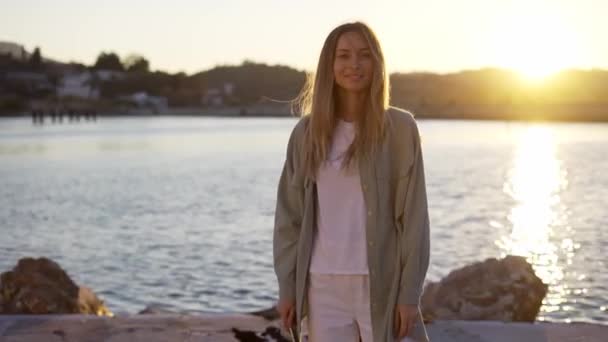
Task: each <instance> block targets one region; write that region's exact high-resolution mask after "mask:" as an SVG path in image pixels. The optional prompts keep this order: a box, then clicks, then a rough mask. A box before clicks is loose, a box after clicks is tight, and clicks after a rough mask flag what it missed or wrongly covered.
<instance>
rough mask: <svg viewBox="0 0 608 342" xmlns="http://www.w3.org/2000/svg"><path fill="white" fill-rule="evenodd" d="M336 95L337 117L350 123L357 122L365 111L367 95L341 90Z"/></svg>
mask: <svg viewBox="0 0 608 342" xmlns="http://www.w3.org/2000/svg"><path fill="white" fill-rule="evenodd" d="M336 95H337V103H336V104H337V106H336V109H337V110H336V115H337V116H338V118H340V119H342V120H344V121H349V122H353V121H355V120H357V118H359V117H360V116H361V113H362V112H363V110H364V109H365V100H366V98H365V94H364V93H355V92H349V91H345V90H343V89H341V90H338V92H337V94H336Z"/></svg>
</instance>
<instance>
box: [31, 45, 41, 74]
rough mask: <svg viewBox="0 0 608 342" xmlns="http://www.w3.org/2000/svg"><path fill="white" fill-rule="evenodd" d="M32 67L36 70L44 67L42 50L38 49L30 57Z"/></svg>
mask: <svg viewBox="0 0 608 342" xmlns="http://www.w3.org/2000/svg"><path fill="white" fill-rule="evenodd" d="M29 62H30V66H31V67H32V68H34V69H39V68H40V67H41V66H42V55H41V54H40V48H39V47H36V48H35V49H34V52H33V53H32V55H31V56H30V60H29Z"/></svg>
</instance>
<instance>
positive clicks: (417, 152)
mask: <svg viewBox="0 0 608 342" xmlns="http://www.w3.org/2000/svg"><path fill="white" fill-rule="evenodd" d="M299 100H300V103H301V104H302V112H303V113H305V114H306V115H303V117H302V118H301V119H300V120H299V122H298V123H297V124H296V126H295V128H294V129H293V131H292V133H291V136H290V138H289V142H288V145H287V155H286V160H285V164H284V166H283V171H282V174H281V178H280V181H279V185H278V191H277V207H276V213H275V227H274V237H273V245H274V246H273V253H274V266H275V272H276V274H277V278H278V282H279V303H278V305H277V309H278V311H279V313H280V316H281V319H282V323H283V325H284V326H285V327H287V328H293V329H294V330H295V334H296V335H298V339H299V335H300V330H301V329H300V328H303V329H305V330H308V338H309V341H310V342H329V341H347V342H348V341H353V342H354V341H358V340H359V338H360V339H361V340H362V341H363V342H371V341H375V342H379V341H383V342H384V341H428V337H427V335H426V330H425V327H424V324H423V322H422V315H421V313H420V310H419V301H420V295H421V293H422V285H423V282H424V278H425V276H426V272H427V269H428V264H429V249H430V241H429V218H428V210H427V199H426V189H425V180H424V168H423V160H422V152H421V149H420V136H419V132H418V128H417V125H416V121H415V120H414V118H413V116H412V115H411V114H410V113H408V112H406V111H404V110H401V109H398V108H394V107H389V106H388V77H387V74H386V70H385V63H384V57H383V54H382V50H381V48H380V44H379V42H378V39H377V38H376V36H375V34H374V33H373V32H372V31H371V29H370V28H369V27H368V26H367V25H365V24H363V23H360V22H355V23H348V24H344V25H341V26H338V27H337V28H335V29H334V30H333V31H332V32H331V33H330V34H329V36H328V37H327V39H326V41H325V44H324V45H323V49H322V51H321V56H320V58H319V63H318V67H317V72H316V74H315V77H314V79H312V78H311V79H309V82H308V84H307V87H305V90H304V91H303V92H302V94H301V95H300V97H299ZM304 317H306V318H307V319H306V320H303V318H304ZM306 321H307V323H304V322H306Z"/></svg>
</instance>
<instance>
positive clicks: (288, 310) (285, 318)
mask: <svg viewBox="0 0 608 342" xmlns="http://www.w3.org/2000/svg"><path fill="white" fill-rule="evenodd" d="M277 311H278V312H279V315H280V316H281V322H282V323H283V327H285V330H289V328H292V327H293V326H294V325H295V323H296V322H295V320H296V301H295V300H284V299H279V303H278V304H277Z"/></svg>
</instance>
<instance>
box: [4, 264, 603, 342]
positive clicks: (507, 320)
mask: <svg viewBox="0 0 608 342" xmlns="http://www.w3.org/2000/svg"><path fill="white" fill-rule="evenodd" d="M546 292H547V286H546V285H545V284H543V283H542V281H541V280H540V279H539V278H538V277H537V276H536V275H535V274H534V271H533V269H532V266H531V265H530V264H528V263H527V262H526V261H525V259H524V258H521V257H516V256H507V257H505V258H503V259H500V260H498V259H487V260H485V261H482V262H478V263H474V264H471V265H468V266H465V267H463V268H460V269H457V270H454V271H452V272H450V274H448V275H447V276H446V277H444V279H442V280H441V281H439V282H436V283H428V284H427V285H426V287H425V291H424V295H423V298H422V303H421V308H422V312H423V316H424V319H425V323H426V325H427V331H428V334H429V337H430V339H431V341H438V342H443V341H446V342H447V341H454V342H461V341H463V342H464V341H467V342H469V341H471V342H494V341H495V342H503V341H504V342H507V341H508V342H512V341H517V342H528V341H530V342H532V341H539V342H549V341H556V342H557V341H560V342H562V341H563V342H568V341H598V342H599V341H605V340H606V339H605V337H606V336H608V325H599V324H586V323H543V322H536V321H535V318H536V315H537V314H538V311H539V308H540V305H541V303H542V299H543V298H544V296H545V295H546ZM279 326H280V324H279V320H278V316H277V313H276V310H275V309H274V308H269V309H266V310H261V311H257V312H252V313H246V314H244V313H241V314H238V313H235V314H221V315H220V314H206V315H203V314H201V315H191V314H190V315H182V314H175V313H167V312H162V311H158V310H155V309H154V308H148V309H146V310H143V311H142V312H140V313H139V314H132V315H119V316H114V315H113V314H112V312H111V311H110V309H109V308H107V307H106V306H105V304H104V302H103V301H102V300H101V299H100V298H98V297H97V295H95V293H93V291H91V290H90V289H88V288H86V287H82V286H78V285H77V284H75V283H74V282H73V281H72V280H71V279H70V277H69V276H68V275H67V273H66V272H65V271H64V270H63V269H61V267H60V266H59V265H58V264H56V263H55V262H53V261H51V260H49V259H46V258H40V259H32V258H23V259H21V260H19V262H18V263H17V265H16V266H15V267H14V268H13V269H12V270H10V271H7V272H4V273H2V275H1V276H0V341H2V342H4V341H6V342H9V341H10V342H13V341H14V342H25V341H116V342H119V341H128V342H133V341H146V342H148V341H290V339H289V337H288V336H289V335H288V334H285V333H284V332H281V330H280V328H279Z"/></svg>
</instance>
